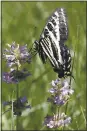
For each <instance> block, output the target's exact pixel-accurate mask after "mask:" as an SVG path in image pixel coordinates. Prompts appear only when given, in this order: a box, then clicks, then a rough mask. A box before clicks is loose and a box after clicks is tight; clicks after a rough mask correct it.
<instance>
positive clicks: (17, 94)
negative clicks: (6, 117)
mask: <svg viewBox="0 0 87 131" xmlns="http://www.w3.org/2000/svg"><path fill="white" fill-rule="evenodd" d="M17 71H18V66H17ZM18 97H19V85H18V83H17V85H16V99H17V100H18ZM17 104H18V103H17ZM17 107H18V105H17ZM16 118H17V119H16V130H18V125H19V121H18V116H17V117H16Z"/></svg>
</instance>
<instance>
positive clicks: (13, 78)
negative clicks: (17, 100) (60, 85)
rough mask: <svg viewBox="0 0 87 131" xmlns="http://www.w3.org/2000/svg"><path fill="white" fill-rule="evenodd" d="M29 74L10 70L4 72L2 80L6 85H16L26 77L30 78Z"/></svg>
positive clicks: (25, 71)
mask: <svg viewBox="0 0 87 131" xmlns="http://www.w3.org/2000/svg"><path fill="white" fill-rule="evenodd" d="M30 75H31V74H30V73H29V72H28V71H27V70H25V69H23V70H22V71H19V70H18V71H17V70H14V69H13V70H12V71H10V72H4V73H3V76H2V79H3V81H5V82H7V83H18V82H19V81H22V80H24V79H25V78H26V77H28V76H30Z"/></svg>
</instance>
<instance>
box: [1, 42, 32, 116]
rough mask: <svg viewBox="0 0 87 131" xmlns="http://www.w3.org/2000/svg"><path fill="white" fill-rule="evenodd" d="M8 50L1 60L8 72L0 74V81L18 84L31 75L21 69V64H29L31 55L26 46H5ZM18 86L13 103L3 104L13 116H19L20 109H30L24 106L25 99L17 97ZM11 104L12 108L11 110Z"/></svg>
mask: <svg viewBox="0 0 87 131" xmlns="http://www.w3.org/2000/svg"><path fill="white" fill-rule="evenodd" d="M7 46H8V48H6V49H5V50H4V51H3V59H5V61H6V63H7V66H8V67H9V71H8V72H4V73H3V74H2V79H3V81H5V82H6V83H14V84H18V83H19V82H20V81H22V80H25V79H26V77H28V76H30V75H31V73H30V72H29V71H28V70H27V69H26V68H24V67H23V69H22V64H25V63H28V64H29V63H30V62H31V54H30V53H29V51H28V49H27V45H24V46H20V45H19V44H16V43H15V42H13V43H12V44H11V45H10V44H7ZM18 87H19V86H18V85H17V86H16V88H17V90H16V91H17V92H16V93H17V95H16V96H17V98H16V100H15V101H13V98H12V101H6V102H4V103H3V105H4V106H6V105H9V106H10V109H13V113H14V115H17V116H19V115H21V114H22V112H21V109H24V108H30V105H25V104H26V102H27V99H26V97H22V98H21V97H19V96H18V90H19V89H18ZM12 102H13V108H12Z"/></svg>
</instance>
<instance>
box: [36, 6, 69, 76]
mask: <svg viewBox="0 0 87 131" xmlns="http://www.w3.org/2000/svg"><path fill="white" fill-rule="evenodd" d="M67 38H68V25H67V17H66V11H65V9H64V8H58V9H56V11H54V12H53V14H52V15H51V16H50V17H49V18H48V21H47V23H46V26H45V27H44V29H43V31H42V34H41V35H40V39H39V41H35V42H34V45H35V50H36V51H37V52H38V53H39V56H40V57H41V59H42V61H43V63H46V60H47V58H48V59H49V61H50V63H51V65H52V67H53V69H54V71H55V72H57V73H58V77H59V78H62V77H65V76H71V54H70V50H69V49H68V47H67V46H66V45H65V44H64V42H65V41H66V40H67Z"/></svg>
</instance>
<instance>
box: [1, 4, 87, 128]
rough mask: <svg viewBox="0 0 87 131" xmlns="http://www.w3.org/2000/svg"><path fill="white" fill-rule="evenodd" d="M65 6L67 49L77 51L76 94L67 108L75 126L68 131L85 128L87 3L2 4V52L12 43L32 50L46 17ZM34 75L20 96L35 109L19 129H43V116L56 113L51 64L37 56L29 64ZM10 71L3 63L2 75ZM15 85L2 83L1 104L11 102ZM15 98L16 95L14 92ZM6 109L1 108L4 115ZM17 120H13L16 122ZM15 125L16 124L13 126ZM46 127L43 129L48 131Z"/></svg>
mask: <svg viewBox="0 0 87 131" xmlns="http://www.w3.org/2000/svg"><path fill="white" fill-rule="evenodd" d="M59 7H64V8H65V9H66V11H67V16H68V25H69V37H68V40H67V41H66V44H67V45H68V47H69V48H70V49H71V50H72V51H74V52H75V56H74V68H73V75H74V77H75V81H72V88H73V89H74V94H73V95H72V97H71V101H70V102H69V105H68V110H67V115H68V116H71V117H72V123H71V124H70V126H69V127H68V128H66V129H72V130H85V129H86V127H85V126H86V2H2V50H3V48H5V47H6V46H5V44H6V43H9V44H11V43H12V42H13V41H15V42H16V43H19V44H20V45H24V44H27V45H28V48H31V47H32V45H33V43H34V41H35V40H38V39H39V37H40V34H41V32H42V29H43V27H44V26H45V24H46V21H47V18H48V17H49V16H50V15H51V13H52V12H53V11H55V9H56V8H59ZM27 68H28V69H29V71H30V72H31V73H32V76H30V77H28V78H27V79H26V80H25V81H23V82H21V83H20V84H19V86H20V89H19V93H20V96H26V97H27V98H28V101H29V103H30V104H31V106H32V108H31V109H29V110H28V109H27V110H24V111H23V113H22V114H23V115H22V116H21V117H19V129H20V130H35V129H36V130H40V129H42V128H43V126H42V124H43V120H44V117H45V116H46V115H47V114H49V113H51V114H53V113H54V112H53V111H52V109H51V105H50V103H47V97H48V92H47V91H48V89H49V88H50V87H51V86H50V82H51V81H52V80H55V79H56V78H57V74H56V73H54V71H53V69H52V67H51V65H50V64H49V62H48V63H47V64H46V65H43V64H42V61H41V59H40V58H39V56H38V55H36V56H35V57H33V59H32V63H31V64H29V65H27ZM5 71H8V69H7V67H6V64H5V62H2V72H5ZM14 89H15V85H13V84H7V83H5V82H2V102H3V101H6V100H11V94H12V91H13V90H14ZM14 97H15V93H14ZM5 110H6V108H3V107H2V112H3V111H5ZM15 119H16V118H15V117H14V121H15ZM11 121H12V120H11V112H8V113H5V114H4V115H3V116H2V130H10V129H11ZM14 124H15V123H14ZM45 129H46V128H44V130H45Z"/></svg>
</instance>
